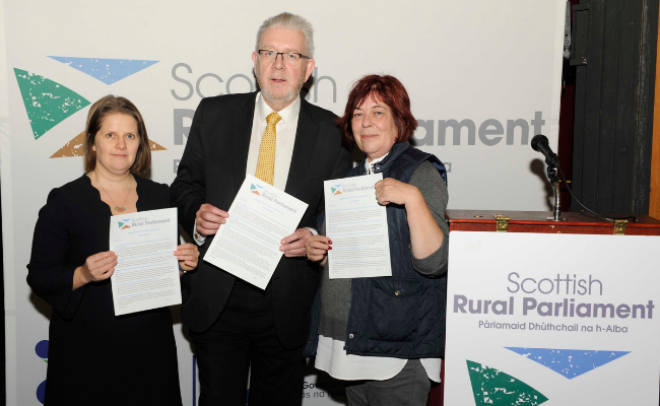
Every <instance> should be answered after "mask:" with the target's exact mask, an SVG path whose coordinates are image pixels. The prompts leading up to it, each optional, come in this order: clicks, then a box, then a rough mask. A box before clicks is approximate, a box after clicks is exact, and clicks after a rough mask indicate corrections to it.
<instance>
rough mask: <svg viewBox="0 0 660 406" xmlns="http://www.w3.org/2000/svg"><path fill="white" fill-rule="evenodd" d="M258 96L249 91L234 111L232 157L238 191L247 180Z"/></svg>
mask: <svg viewBox="0 0 660 406" xmlns="http://www.w3.org/2000/svg"><path fill="white" fill-rule="evenodd" d="M256 97H257V94H256V93H249V94H248V97H247V98H246V99H245V102H244V103H242V104H241V105H240V106H239V108H238V109H236V111H234V119H233V121H234V126H233V128H232V133H231V134H230V138H231V144H232V155H231V157H230V159H231V160H232V168H233V172H234V185H235V188H236V191H238V189H239V188H240V187H241V185H242V184H243V181H244V180H245V173H246V168H247V159H248V152H249V150H250V139H251V138H252V122H253V121H254V109H255V107H256V106H255V100H256Z"/></svg>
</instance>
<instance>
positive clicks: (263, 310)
mask: <svg viewBox="0 0 660 406" xmlns="http://www.w3.org/2000/svg"><path fill="white" fill-rule="evenodd" d="M190 338H191V340H192V341H193V343H194V345H195V354H196V356H197V365H198V367H199V381H200V384H201V390H200V397H199V405H200V406H219V405H223V406H226V405H227V406H239V405H240V406H244V405H245V404H246V388H247V379H248V372H249V374H250V389H249V392H248V394H247V395H248V398H247V399H248V402H247V403H248V404H249V405H250V406H262V405H263V406H266V405H268V406H278V405H282V406H300V405H301V403H302V385H303V378H304V359H303V357H302V350H303V346H300V347H299V348H294V349H286V348H284V347H283V346H282V345H281V344H280V342H279V340H278V339H277V336H276V333H275V326H274V323H273V307H272V300H271V295H270V293H269V291H268V290H266V292H264V291H262V290H261V289H258V288H256V287H254V286H252V285H250V284H248V283H246V282H243V281H240V280H238V279H237V280H236V282H235V283H234V288H233V290H232V293H231V295H230V297H229V300H228V302H227V304H226V306H225V308H224V309H223V311H222V313H221V314H220V317H218V320H217V321H216V322H215V323H214V325H213V326H211V328H210V329H209V330H207V331H205V332H203V333H196V332H194V331H190Z"/></svg>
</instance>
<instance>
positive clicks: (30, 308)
mask: <svg viewBox="0 0 660 406" xmlns="http://www.w3.org/2000/svg"><path fill="white" fill-rule="evenodd" d="M565 3H566V2H565V1H564V0H522V1H521V0H498V1H492V0H469V1H468V0H457V1H451V2H449V1H441V2H439V1H430V0H428V1H417V2H407V3H404V2H400V1H393V0H383V1H380V2H379V3H378V4H377V6H375V5H374V3H373V2H359V1H358V2H356V1H343V0H340V1H333V2H321V3H319V2H308V1H301V0H282V1H279V2H265V1H258V2H219V1H210V0H191V1H188V2H185V3H184V2H181V1H174V0H158V1H156V0H145V1H139V2H135V1H129V0H117V1H113V2H111V3H107V2H89V1H83V0H70V1H66V2H54V1H47V0H0V24H1V25H0V154H1V155H0V168H1V170H0V173H1V176H2V216H3V222H2V224H3V236H4V238H3V241H4V269H5V286H6V289H5V309H6V331H7V341H6V342H7V344H6V345H7V348H6V354H7V366H6V368H7V404H8V405H17V404H20V405H38V404H39V399H42V397H41V396H42V391H41V390H38V389H37V388H43V382H44V379H45V376H46V366H47V364H46V363H45V362H44V359H45V357H47V353H46V352H44V348H45V346H46V340H48V316H49V312H50V311H51V310H50V309H49V308H48V306H46V305H45V304H44V302H43V301H41V299H39V298H38V297H36V296H35V295H33V294H32V293H31V291H30V289H29V287H28V286H27V284H26V283H25V276H26V268H25V265H26V264H27V262H28V260H29V256H30V246H31V242H32V233H33V230H34V224H35V222H36V219H37V214H38V211H39V209H40V208H41V207H42V206H43V205H44V204H45V202H46V196H47V194H48V192H49V191H50V190H51V189H52V188H55V187H59V186H61V185H63V184H65V183H67V182H69V181H71V180H73V179H76V178H78V177H79V176H80V175H81V174H82V173H83V160H82V158H81V157H80V155H81V152H82V151H81V150H82V148H81V137H82V136H81V135H80V134H81V131H83V129H84V123H85V118H86V115H87V112H88V110H89V105H90V104H91V103H93V102H94V101H96V100H97V99H99V98H100V97H102V96H104V95H107V94H109V93H111V94H117V95H122V96H125V97H128V98H129V99H130V100H132V101H133V102H134V103H135V104H136V105H137V106H138V108H139V109H140V111H141V112H142V114H143V116H144V118H145V121H146V125H147V129H148V132H149V137H150V139H151V140H152V141H153V144H152V151H153V157H152V158H153V159H152V162H153V165H152V171H151V178H152V179H153V180H155V181H157V182H161V183H167V184H170V183H171V182H172V180H173V179H174V175H175V171H176V168H177V165H178V162H179V159H180V158H181V155H182V153H183V150H184V147H185V144H186V140H187V134H188V131H189V127H190V124H191V121H192V116H193V113H194V110H195V108H196V107H197V104H198V103H199V101H200V100H201V97H204V96H213V95H217V94H227V93H242V92H249V91H252V90H255V89H256V85H255V79H254V75H253V73H252V68H253V64H252V60H251V53H252V51H253V50H254V48H255V40H256V32H257V29H258V28H259V26H260V24H261V23H262V22H263V21H264V20H265V19H266V18H268V17H270V16H273V15H276V14H278V13H280V12H282V11H285V10H286V11H290V12H293V13H297V14H300V15H302V16H304V17H305V18H307V19H308V20H309V21H310V22H311V23H312V24H313V25H314V29H315V36H314V40H315V45H316V51H315V59H316V66H317V68H316V69H315V71H314V73H313V78H314V79H313V83H312V86H311V87H310V88H309V92H308V93H307V99H308V100H309V101H310V102H311V103H314V104H317V105H320V106H321V107H324V108H326V109H329V110H332V111H333V112H335V113H337V114H342V113H343V109H344V106H345V103H346V100H347V96H348V91H349V89H350V87H351V85H352V84H353V83H354V82H355V81H356V80H357V79H359V78H360V77H362V76H363V75H366V74H370V73H386V74H391V75H394V76H396V77H397V78H399V79H400V80H401V81H402V82H403V84H404V85H405V86H406V88H407V90H408V92H409V93H410V97H411V100H412V108H413V113H414V115H415V117H416V118H417V119H418V120H419V122H420V127H419V129H418V131H417V132H416V134H415V138H416V143H417V145H418V146H419V147H420V148H421V149H423V150H425V151H428V152H432V153H434V154H436V155H437V156H438V157H439V158H440V159H441V160H442V161H444V162H445V163H446V164H447V168H448V170H449V174H448V175H449V192H450V195H451V199H450V206H451V207H454V208H463V209H480V208H481V209H487V208H506V209H512V210H545V209H547V208H548V205H547V196H546V184H545V179H544V178H543V176H544V175H542V176H539V175H537V174H535V173H534V172H533V171H532V169H531V168H532V166H534V165H533V161H534V160H536V159H540V158H542V157H541V156H540V155H539V154H538V153H535V152H534V151H533V150H532V149H531V148H530V145H529V142H530V140H531V138H532V136H533V135H534V134H536V133H543V134H545V135H547V136H548V137H549V138H550V144H551V146H552V147H553V148H556V146H557V132H558V120H559V96H560V91H561V89H560V87H561V67H562V45H563V29H564V19H565V14H564V13H565ZM174 329H175V333H176V338H177V343H178V350H179V365H180V368H181V373H180V374H181V384H182V393H183V397H184V402H185V403H184V404H186V405H193V404H194V403H195V395H198V394H199V393H198V391H197V389H196V387H195V385H194V384H193V381H194V379H193V368H192V365H193V358H192V352H191V348H190V344H189V342H188V341H187V339H186V338H185V335H184V329H183V326H182V325H181V324H180V323H179V322H176V323H175V325H174ZM39 343H41V344H39ZM310 379H311V378H310ZM305 393H311V392H305ZM315 393H316V392H315ZM35 394H36V395H35ZM310 396H312V395H310ZM325 399H326V398H321V397H320V395H319V396H318V397H316V398H313V397H311V398H310V399H309V400H310V402H309V404H312V403H314V402H317V401H318V402H319V403H318V404H323V402H325ZM305 403H306V404H308V400H305ZM314 404H316V403H314Z"/></svg>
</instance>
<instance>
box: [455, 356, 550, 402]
mask: <svg viewBox="0 0 660 406" xmlns="http://www.w3.org/2000/svg"><path fill="white" fill-rule="evenodd" d="M466 361H467V366H468V371H469V373H470V383H471V384H472V393H473V394H474V403H476V405H477V406H505V405H506V406H509V405H516V406H536V405H540V404H542V403H545V402H546V401H547V400H548V398H546V397H545V396H543V395H542V394H541V393H540V392H539V391H537V390H536V389H534V388H532V387H531V386H529V385H527V384H526V383H524V382H523V381H520V380H518V379H516V378H514V377H513V376H511V375H508V374H505V373H504V372H502V371H499V370H497V369H495V368H489V367H487V366H485V365H483V364H480V363H478V362H474V361H470V360H466Z"/></svg>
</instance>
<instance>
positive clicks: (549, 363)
mask: <svg viewBox="0 0 660 406" xmlns="http://www.w3.org/2000/svg"><path fill="white" fill-rule="evenodd" d="M504 348H506V349H508V350H511V351H513V352H515V353H517V354H520V355H522V356H524V357H526V358H528V359H530V360H532V361H535V362H538V363H539V364H541V365H543V366H544V367H546V368H550V369H552V370H553V371H555V372H556V373H558V374H561V375H564V376H565V377H566V378H568V379H573V378H575V377H577V376H580V375H582V374H586V373H587V372H590V371H593V370H594V369H596V368H598V367H601V366H603V365H605V364H607V363H608V362H612V361H614V360H615V359H617V358H620V357H623V356H624V355H626V354H629V353H630V351H593V350H565V349H553V348H523V347H504Z"/></svg>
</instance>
